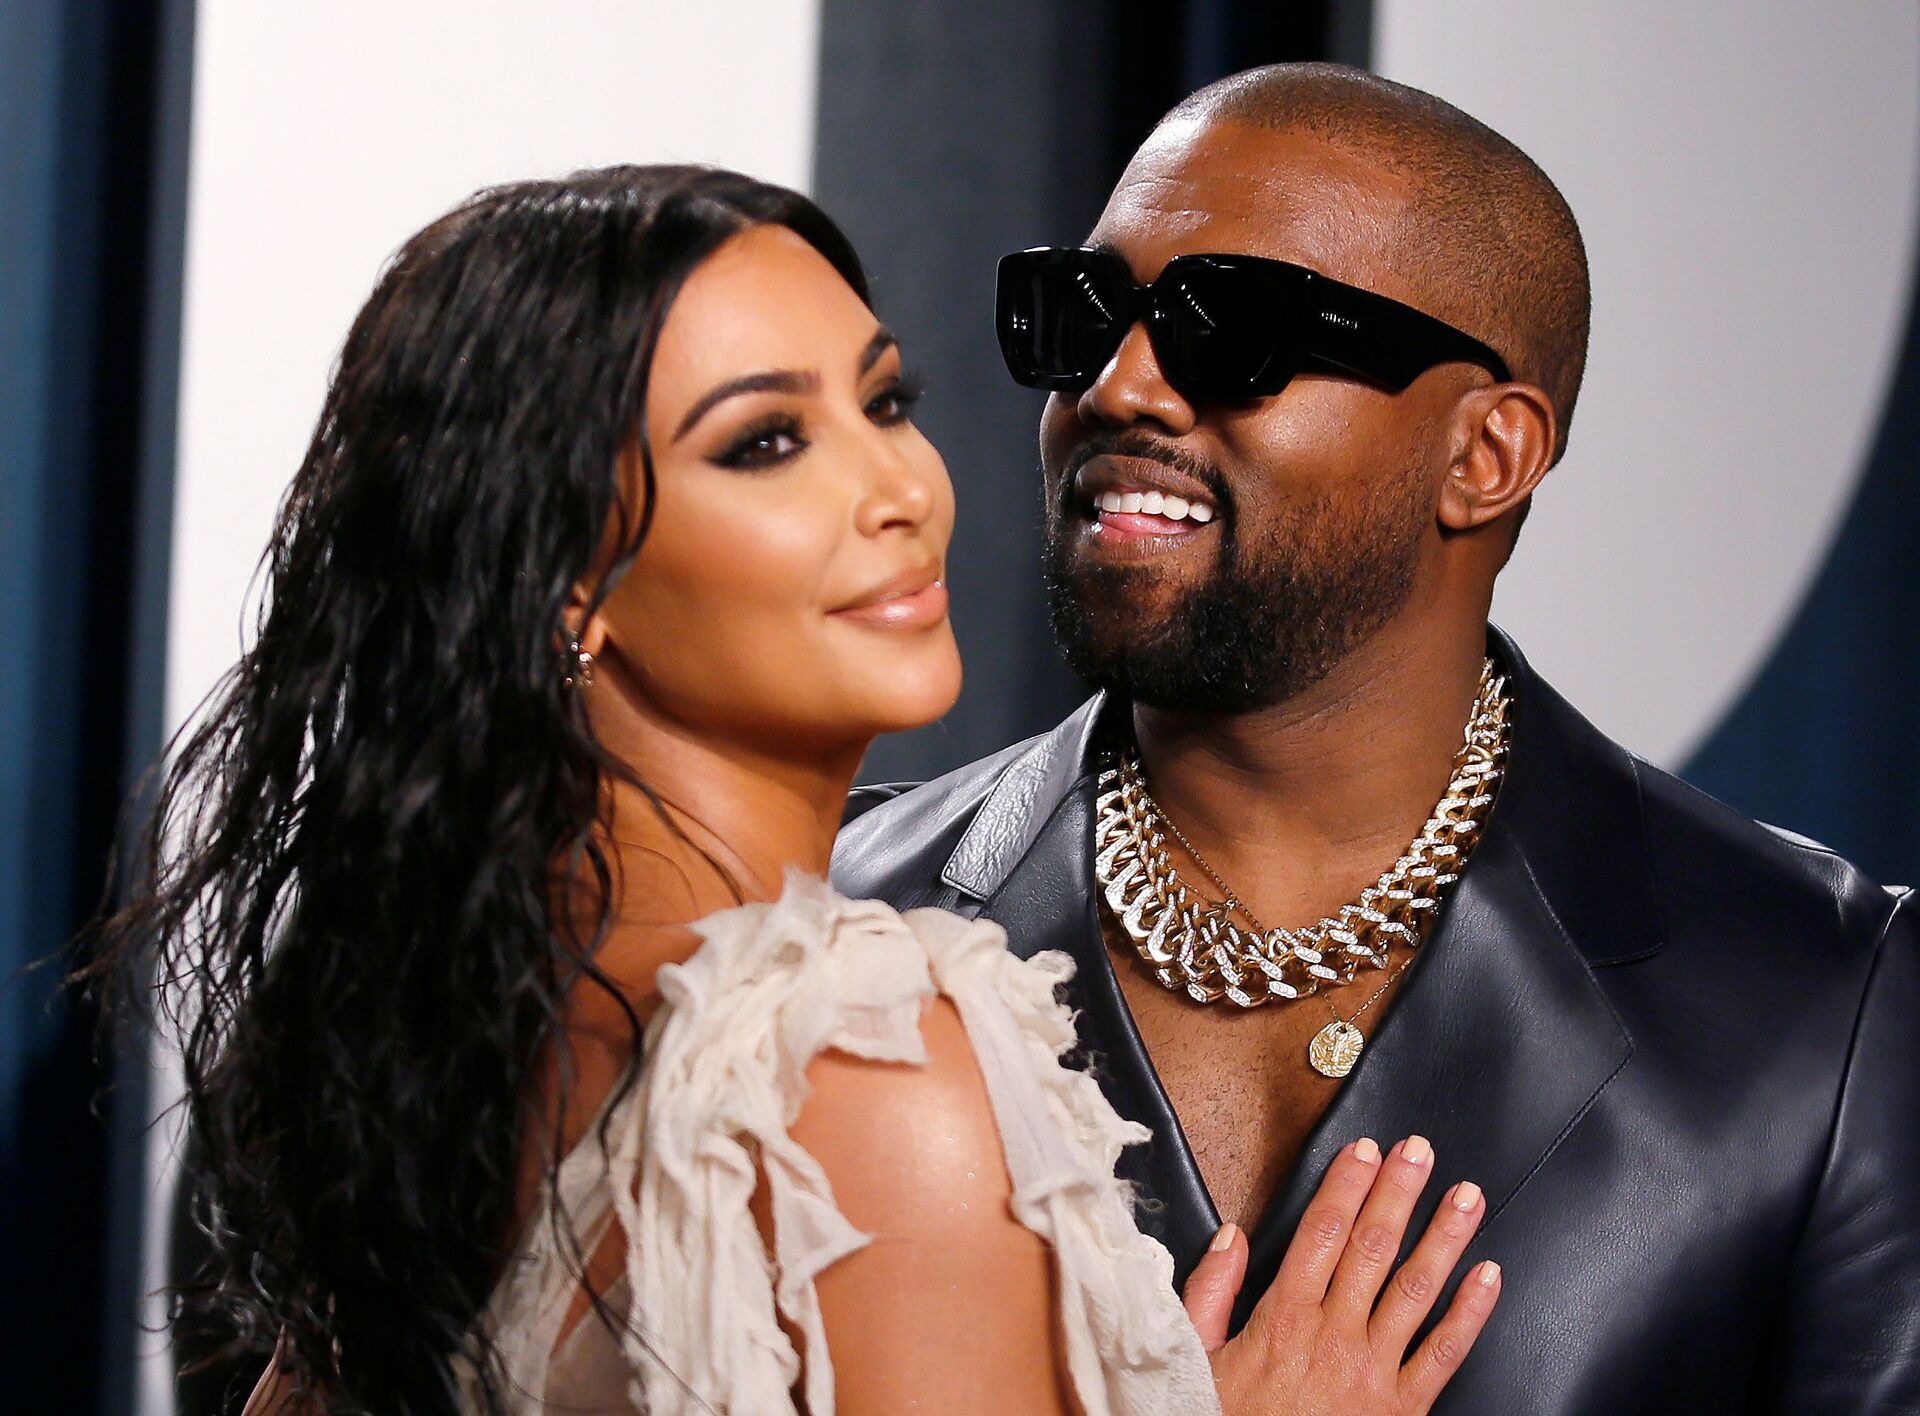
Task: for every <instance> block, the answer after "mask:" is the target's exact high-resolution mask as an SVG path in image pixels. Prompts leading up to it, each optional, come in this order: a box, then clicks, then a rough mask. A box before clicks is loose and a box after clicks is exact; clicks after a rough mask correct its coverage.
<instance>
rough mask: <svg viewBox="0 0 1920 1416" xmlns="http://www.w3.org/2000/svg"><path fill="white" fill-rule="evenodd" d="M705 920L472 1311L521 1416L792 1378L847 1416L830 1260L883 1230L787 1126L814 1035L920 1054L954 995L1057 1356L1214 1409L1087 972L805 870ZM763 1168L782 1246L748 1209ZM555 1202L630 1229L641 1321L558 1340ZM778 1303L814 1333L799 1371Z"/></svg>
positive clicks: (590, 1319) (764, 1398)
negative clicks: (1077, 1000) (831, 1325)
mask: <svg viewBox="0 0 1920 1416" xmlns="http://www.w3.org/2000/svg"><path fill="white" fill-rule="evenodd" d="M694 928H695V930H696V931H697V932H698V933H699V934H700V936H701V937H702V939H703V941H704V942H703V943H702V945H701V946H700V948H699V949H698V950H696V951H695V953H694V954H693V956H692V957H691V958H689V959H688V960H687V961H686V962H685V963H683V964H678V965H673V966H669V967H667V968H664V969H662V970H661V971H660V975H659V984H660V991H661V995H662V1000H663V1003H662V1007H661V1008H660V1010H659V1012H658V1013H657V1014H656V1015H655V1016H654V1018H653V1020H652V1021H651V1022H650V1024H649V1025H648V1027H647V1031H646V1037H645V1061H644V1063H643V1065H642V1067H641V1070H640V1073H639V1076H638V1077H637V1079H636V1081H635V1084H634V1086H633V1087H632V1088H631V1089H630V1090H629V1091H628V1093H627V1094H626V1095H625V1096H624V1097H622V1098H620V1099H619V1101H618V1102H617V1103H616V1104H615V1106H614V1108H613V1110H612V1112H611V1113H610V1114H609V1115H608V1116H607V1117H606V1118H605V1119H606V1127H605V1130H606V1136H607V1144H606V1146H605V1148H604V1149H603V1148H602V1146H601V1145H600V1144H599V1142H598V1140H597V1139H596V1132H597V1130H598V1128H594V1129H593V1130H590V1131H589V1132H588V1134H587V1136H586V1138H585V1139H583V1140H582V1141H581V1143H580V1144H579V1146H578V1147H577V1148H576V1149H575V1150H574V1151H573V1152H572V1153H571V1154H570V1155H569V1156H567V1158H566V1159H565V1160H564V1161H563V1162H562V1164H561V1166H560V1171H559V1175H558V1183H557V1186H556V1187H555V1188H554V1189H553V1190H552V1191H550V1192H549V1193H548V1194H547V1195H546V1197H545V1202H546V1205H547V1206H548V1208H547V1209H546V1210H545V1211H543V1212H542V1213H541V1214H540V1215H538V1216H537V1218H536V1221H535V1222H534V1223H533V1224H531V1225H530V1226H529V1227H528V1231H527V1235H526V1238H525V1241H524V1243H525V1247H524V1249H523V1251H522V1254H521V1256H520V1257H519V1259H518V1260H516V1262H515V1263H514V1265H513V1266H512V1268H511V1269H510V1270H509V1272H508V1273H507V1274H506V1275H505V1277H504V1278H503V1279H502V1280H501V1283H500V1286H499V1288H498V1289H497V1290H496V1292H495V1293H494V1295H493V1298H492V1301H491V1303H490V1304H489V1306H488V1308H487V1310H486V1312H485V1314H484V1315H483V1316H482V1319H481V1321H482V1324H483V1325H484V1327H485V1330H486V1331H488V1332H489V1333H490V1334H492V1336H493V1338H494V1341H495V1342H496V1343H497V1344H498V1347H499V1351H500V1353H501V1355H502V1358H503V1361H504V1366H505V1375H506V1380H507V1384H508V1390H509V1391H510V1392H512V1393H513V1394H514V1400H515V1401H516V1403H517V1404H516V1405H515V1406H514V1407H513V1410H514V1411H515V1413H516V1416H518V1413H534V1412H549V1411H552V1412H559V1411H568V1412H575V1413H586V1412H602V1413H631V1412H644V1413H648V1416H679V1413H683V1412H684V1413H693V1412H709V1411H711V1412H719V1413H730V1414H731V1416H742V1414H743V1413H751V1416H761V1414H762V1413H769V1414H770V1416H771V1414H773V1413H783V1412H786V1413H791V1412H794V1411H795V1410H796V1406H795V1402H794V1397H793V1394H792V1393H793V1389H794V1388H795V1386H796V1384H798V1385H799V1387H800V1390H801V1392H802V1393H803V1395H804V1410H805V1411H807V1412H808V1413H809V1416H833V1410H834V1403H833V1366H832V1363H831V1361H830V1360H829V1359H828V1356H827V1352H828V1349H827V1342H826V1334H825V1331H824V1328H823V1326H822V1323H821V1317H820V1305H819V1301H818V1299H817V1297H816V1295H815V1292H814V1276H815V1275H816V1274H818V1273H820V1272H821V1271H822V1270H823V1269H825V1268H827V1267H828V1266H829V1265H830V1264H832V1263H834V1262H835V1261H836V1260H839V1259H841V1258H844V1257H845V1256H846V1255H848V1254H850V1253H852V1252H854V1251H855V1250H857V1249H859V1248H860V1247H861V1246H863V1245H864V1244H866V1243H867V1242H868V1240H869V1238H870V1236H868V1235H866V1234H863V1233H861V1232H860V1231H859V1230H857V1229H855V1228H854V1227H853V1225H852V1224H851V1223H849V1222H848V1220H847V1219H846V1217H845V1216H844V1215H842V1214H841V1213H840V1211H839V1209H838V1208H836V1206H835V1204H834V1199H833V1194H832V1191H831V1189H830V1188H829V1186H828V1184H827V1179H826V1176H825V1174H824V1173H823V1172H822V1171H821V1169H820V1166H819V1165H818V1164H817V1163H816V1162H815V1161H814V1159H813V1157H812V1156H810V1155H808V1154H807V1152H806V1151H805V1150H803V1149H802V1148H801V1147H800V1146H798V1145H797V1144H795V1142H794V1141H793V1140H792V1138H791V1137H790V1136H789V1135H788V1134H787V1127H788V1126H789V1125H790V1124H791V1123H792V1121H793V1120H794V1118H795V1117H796V1116H797V1115H798V1114H799V1111H800V1104H801V1101H802V1100H803V1098H804V1097H805V1095H806V1068H807V1064H808V1062H809V1061H811V1060H812V1059H813V1057H814V1056H815V1055H816V1054H818V1053H819V1052H820V1051H821V1050H822V1049H825V1048H837V1049H839V1050H840V1051H842V1052H847V1053H851V1054H853V1055H855V1056H858V1057H868V1058H874V1059H878V1060H884V1061H892V1062H907V1063H914V1062H919V1063H924V1062H925V1061H926V1049H925V1046H924V1044H923V1042H922V1039H921V1035H920V1016H921V1011H922V1007H923V1005H924V1004H925V1002H926V1001H927V999H929V998H930V997H931V996H932V995H933V994H934V993H936V992H938V993H941V994H944V995H946V996H947V997H948V998H950V999H952V1000H953V1003H954V1005H955V1006H956V1008H957V1009H958V1011H959V1014H960V1018H961V1021H962V1022H963V1023H964V1025H965V1027H966V1032H967V1037H968V1040H969V1042H970V1043H971V1044H972V1047H973V1050H974V1052H975V1054H976V1056H977V1057H978V1059H979V1064H980V1070H981V1073H982V1075H983V1076H984V1078H985V1080H986V1087H987V1094H988V1097H989V1100H990V1101H991V1103H992V1107H993V1113H994V1116H995V1119H996V1120H997V1122H998V1125H999V1130H1000V1136H1001V1140H1002V1143H1003V1145H1004V1147H1005V1151H1006V1160H1007V1170H1008V1173H1009V1175H1010V1176H1011V1177H1012V1181H1013V1195H1012V1210H1013V1214H1014V1216H1015V1217H1016V1218H1017V1219H1018V1220H1019V1221H1020V1223H1021V1224H1023V1225H1025V1226H1026V1227H1027V1228H1028V1229H1030V1230H1032V1231H1033V1232H1034V1233H1035V1234H1038V1235H1039V1236H1040V1237H1041V1238H1043V1239H1045V1240H1046V1241H1047V1243H1048V1244H1049V1245H1050V1246H1051V1247H1052V1250H1053V1254H1054V1258H1055V1262H1056V1265H1057V1272H1058V1275H1059V1283H1058V1285H1057V1291H1058V1294H1059V1302H1060V1312H1059V1317H1060V1331H1061V1332H1062V1334H1063V1338H1064V1343H1065V1357H1066V1363H1067V1367H1068V1371H1069V1374H1070V1377H1071V1379H1072V1382H1073V1387H1074V1391H1075V1393H1076V1395H1077V1396H1078V1398H1079V1401H1080V1404H1081V1406H1082V1407H1083V1408H1084V1409H1085V1411H1086V1413H1087V1416H1109V1413H1111V1416H1148V1413H1155V1416H1164V1414H1165V1413H1187V1412H1194V1413H1215V1412H1218V1411H1219V1409H1220V1406H1219V1401H1218V1398H1217V1397H1216V1395H1215V1392H1214V1386H1213V1380H1212V1377H1211V1375H1210V1371H1209V1368H1208V1364H1207V1359H1206V1356H1205V1354H1204V1352H1203V1351H1202V1350H1201V1347H1200V1342H1199V1339H1198V1337H1197V1336H1196V1334H1195V1333H1194V1331H1193V1328H1192V1326H1191V1324H1190V1323H1189V1322H1188V1321H1187V1317H1186V1314H1185V1312H1184V1311H1183V1309H1182V1307H1181V1305H1180V1301H1179V1299H1178V1297H1177V1296H1176V1295H1175V1293H1174V1290H1173V1260H1172V1258H1171V1256H1170V1255H1169V1254H1168V1253H1167V1251H1166V1250H1165V1249H1164V1248H1162V1247H1161V1246H1160V1245H1159V1244H1158V1243H1157V1242H1155V1241H1154V1240H1153V1239H1151V1238H1149V1237H1147V1236H1146V1235H1144V1234H1142V1233H1141V1232H1140V1231H1139V1229H1138V1228H1137V1227H1136V1226H1135V1224H1134V1221H1133V1214H1132V1210H1131V1207H1130V1197H1129V1194H1128V1191H1127V1188H1126V1186H1125V1185H1124V1184H1123V1183H1122V1182H1121V1181H1119V1180H1117V1179H1116V1178H1115V1177H1114V1173H1113V1172H1114V1162H1115V1161H1116V1160H1117V1159H1118V1158H1119V1155H1120V1151H1121V1148H1122V1147H1123V1146H1126V1145H1130V1144H1133V1143H1136V1142H1139V1141H1144V1140H1146V1139H1147V1136H1148V1132H1147V1130H1146V1128H1144V1127H1142V1126H1139V1125H1137V1124H1135V1123H1133V1122H1130V1121H1124V1120H1122V1119H1121V1118H1120V1117H1119V1116H1118V1115H1116V1114H1115V1112H1114V1111H1113V1108H1112V1107H1111V1106H1109V1105H1108V1104H1107V1101H1106V1099H1105V1097H1103V1096H1102V1095H1101V1093H1100V1090H1099V1087H1098V1085H1097V1084H1096V1083H1095V1082H1094V1080H1093V1079H1092V1078H1091V1077H1089V1076H1087V1075H1086V1074H1085V1073H1083V1072H1079V1071H1076V1070H1074V1069H1073V1068H1070V1067H1068V1066H1066V1065H1064V1064H1063V1063H1062V1062H1061V1060H1060V1058H1061V1055H1062V1054H1063V1053H1064V1052H1066V1051H1067V1049H1068V1048H1069V1047H1071V1046H1072V1045H1073V1043H1074V1029H1073V1019H1072V1016H1071V1015H1070V1013H1069V1012H1068V1010H1067V1008H1066V1006H1065V1005H1064V1004H1062V1003H1061V1002H1060V1001H1058V999H1057V998H1056V996H1055V990H1056V988H1057V986H1058V985H1059V984H1060V983H1062V982H1063V981H1065V980H1066V979H1067V978H1068V977H1069V976H1070V975H1071V974H1072V971H1073V965H1072V963H1071V962H1070V961H1069V960H1068V959H1067V957H1066V956H1065V955H1064V954H1058V953H1044V954H1039V955H1036V956H1035V957H1034V958H1032V959H1029V960H1022V959H1020V958H1018V957H1016V956H1015V955H1013V954H1012V953H1010V952H1008V950H1007V948H1006V936H1005V935H1004V933H1003V932H1002V931H1001V929H1000V927H999V926H998V925H995V924H992V923H988V922H984V921H973V920H967V919H964V918H962V917H961V916H959V915H955V914H951V913H948V912H946V911H943V910H915V911H912V912H911V913H908V914H905V915H902V914H899V913H897V912H896V911H894V910H893V909H891V908H889V907H888V906H886V905H884V904H881V903H879V902H877V901H872V900H849V899H846V898H845V897H844V896H842V895H840V894H838V893H837V892H835V891H834V890H833V889H832V887H831V886H829V885H827V884H825V883H824V882H822V881H820V880H817V879H813V878H809V877H806V876H802V875H799V874H794V875H790V876H789V877H788V880H787V882H786V888H785V890H784V892H783V893H782V895H781V897H780V899H779V900H778V901H776V902H774V903H772V904H756V905H747V906H744V907H742V908H739V909H732V910H727V911H724V912H722V913H720V914H716V915H713V916H711V917H709V918H708V919H705V920H703V921H701V922H700V923H699V924H697V925H695V926H694ZM756 1157H757V1161H756ZM761 1170H764V1172H765V1175H766V1179H767V1188H768V1191H769V1194H770V1196H771V1200H772V1213H773V1227H774V1252H773V1254H772V1256H771V1260H769V1256H768V1254H767V1249H766V1245H765V1244H764V1243H763V1242H762V1239H761V1235H760V1231H759V1229H758V1228H757V1226H756V1225H755V1223H754V1220H753V1217H752V1215H751V1213H750V1212H749V1209H748V1201H749V1199H750V1197H751V1196H752V1194H753V1192H754V1189H755V1186H756V1181H757V1179H758V1175H759V1173H760V1171H761ZM554 1204H558V1205H561V1206H563V1207H564V1210H565V1212H566V1213H568V1214H570V1215H571V1216H572V1220H573V1225H574V1228H575V1230H576V1232H577V1233H578V1235H579V1237H580V1242H581V1246H582V1252H586V1253H591V1252H593V1251H594V1249H595V1248H596V1247H597V1246H598V1244H599V1243H600V1241H601V1239H602V1238H603V1237H604V1236H605V1234H606V1233H607V1231H608V1226H610V1225H614V1224H617V1225H619V1226H620V1228H621V1230H622V1231H623V1232H624V1233H625V1236H626V1254H627V1261H626V1274H625V1278H624V1279H623V1280H622V1281H621V1282H620V1283H619V1284H617V1285H616V1286H615V1288H614V1290H613V1291H612V1292H610V1293H609V1294H608V1295H607V1300H608V1302H609V1304H610V1306H611V1307H612V1308H613V1309H614V1310H615V1311H616V1312H617V1313H621V1314H623V1315H624V1317H625V1324H624V1326H625V1331H624V1333H623V1334H621V1335H620V1336H618V1337H616V1336H615V1334H614V1333H612V1332H610V1331H609V1330H608V1328H607V1326H606V1325H605V1324H604V1323H603V1322H601V1321H599V1320H598V1319H597V1318H595V1317H594V1316H593V1315H592V1314H588V1315H587V1316H586V1317H585V1318H584V1319H582V1320H581V1321H580V1322H579V1323H578V1324H577V1325H576V1326H575V1327H574V1328H573V1329H572V1331H571V1332H569V1334H568V1336H567V1338H566V1340H565V1341H564V1342H562V1343H560V1344H559V1345H558V1346H557V1347H556V1344H555V1339H556V1337H557V1335H558V1333H559V1331H560V1328H561V1325H562V1323H563V1321H564V1317H565V1314H566V1312H567V1310H568V1308H569V1305H570V1304H571V1302H572V1299H573V1297H574V1294H575V1292H576V1289H577V1284H578V1279H577V1277H576V1276H575V1272H574V1271H573V1270H572V1269H571V1268H570V1267H569V1265H568V1264H566V1263H565V1262H563V1260H562V1256H561V1255H560V1253H559V1252H558V1249H557V1245H556V1241H555V1238H554V1234H553V1226H552V1224H551V1223H550V1217H551V1214H552V1209H551V1206H553V1205H554ZM781 1316H784V1317H785V1318H786V1320H787V1322H788V1323H789V1324H790V1325H791V1326H792V1328H793V1329H795V1330H796V1331H798V1332H799V1333H800V1334H801V1336H802V1338H803V1341H804V1346H805V1351H806V1352H807V1353H808V1354H809V1356H808V1359H807V1361H806V1362H805V1364H804V1369H803V1364H802V1361H801V1358H800V1354H799V1353H798V1352H796V1351H795V1349H794V1345H793V1343H792V1342H790V1341H789V1340H788V1338H787V1335H786V1333H785V1332H784V1331H783V1330H782V1328H781V1325H780V1321H779V1318H780V1317H781ZM642 1334H644V1335H645V1336H644V1340H642V1336H641V1335H642ZM815 1354H817V1355H815ZM467 1377H468V1381H469V1390H468V1401H467V1407H468V1409H469V1410H472V1409H477V1408H476V1407H475V1404H474V1400H473V1395H472V1386H471V1380H472V1374H471V1372H470V1371H469V1373H468V1374H467ZM931 1395H932V1394H930V1396H931Z"/></svg>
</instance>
